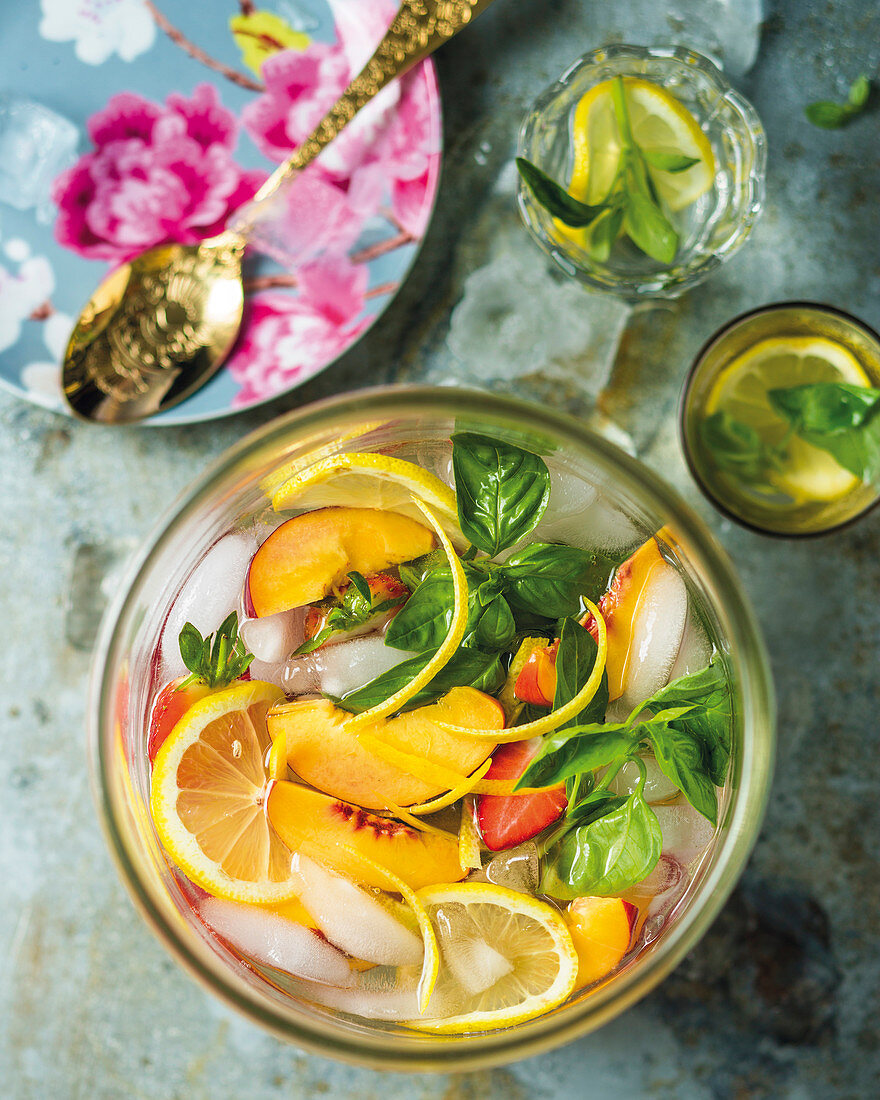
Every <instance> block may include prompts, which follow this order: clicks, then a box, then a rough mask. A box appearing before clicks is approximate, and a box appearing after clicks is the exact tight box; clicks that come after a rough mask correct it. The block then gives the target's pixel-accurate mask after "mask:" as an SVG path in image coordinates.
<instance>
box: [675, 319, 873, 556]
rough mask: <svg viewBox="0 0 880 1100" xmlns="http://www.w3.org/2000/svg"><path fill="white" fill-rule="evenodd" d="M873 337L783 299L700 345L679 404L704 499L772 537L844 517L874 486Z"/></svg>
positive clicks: (849, 322) (865, 501) (852, 322)
mask: <svg viewBox="0 0 880 1100" xmlns="http://www.w3.org/2000/svg"><path fill="white" fill-rule="evenodd" d="M878 412H880V337H878V336H877V334H876V333H874V332H872V331H871V329H869V328H868V327H867V326H866V325H865V324H863V323H862V322H861V321H858V320H857V319H856V318H854V317H850V316H849V315H848V314H846V313H843V312H841V311H840V310H836V309H832V308H831V307H828V306H821V305H816V304H813V303H809V302H788V303H786V302H784V303H781V304H778V305H771V306H765V307H763V308H761V309H758V310H755V311H753V312H751V313H748V314H745V315H744V316H742V317H737V318H735V319H734V320H733V321H731V322H730V323H729V324H728V325H726V326H725V327H724V328H723V329H722V330H721V331H720V332H719V333H717V334H716V335H715V336H713V337H712V339H711V340H710V341H709V343H708V344H707V345H706V346H705V348H704V349H703V350H702V351H701V352H700V354H699V356H698V357H697V360H696V362H695V364H694V366H693V368H692V370H691V375H690V378H689V379H688V383H687V386H686V389H685V393H684V397H683V400H682V435H683V441H684V448H685V454H686V456H687V459H688V462H689V464H690V466H691V470H692V472H693V473H694V476H695V477H696V478H697V481H698V482H699V484H700V486H701V488H702V489H703V490H704V491H705V493H706V494H707V495H708V496H709V498H710V499H711V500H712V501H713V502H714V503H715V504H717V505H718V506H719V507H721V508H722V509H723V510H725V511H727V512H728V513H729V514H730V515H731V516H732V517H733V518H734V519H737V520H739V521H740V522H743V523H745V524H747V525H749V526H752V527H756V528H758V529H759V530H762V531H766V532H769V533H771V534H778V535H789V536H797V535H815V534H820V533H822V532H825V531H829V530H831V529H832V528H834V527H839V526H840V525H842V524H844V523H847V522H849V521H851V520H852V519H855V518H856V517H857V516H859V515H861V514H862V513H863V512H865V511H866V510H867V509H868V508H870V507H871V506H872V505H873V504H874V503H875V502H876V500H877V495H878V484H880V416H878V415H877V414H878Z"/></svg>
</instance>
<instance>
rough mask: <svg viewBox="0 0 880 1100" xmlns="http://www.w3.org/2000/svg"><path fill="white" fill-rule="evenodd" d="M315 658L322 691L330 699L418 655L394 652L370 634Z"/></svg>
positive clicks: (379, 636)
mask: <svg viewBox="0 0 880 1100" xmlns="http://www.w3.org/2000/svg"><path fill="white" fill-rule="evenodd" d="M315 656H316V666H315V667H316V668H317V670H318V675H319V676H320V681H321V691H323V692H326V693H327V694H328V695H345V694H346V692H349V691H354V690H355V688H359V687H363V686H364V684H368V683H369V682H370V680H374V679H375V678H376V677H377V676H381V675H382V673H383V672H387V671H388V670H389V669H390V668H394V666H395V665H399V664H400V663H401V662H402V661H407V660H409V658H410V657H415V656H416V654H414V653H409V652H407V651H406V650H401V649H393V648H392V647H391V646H387V645H385V642H384V640H383V639H382V636H381V635H379V634H370V635H367V636H366V637H364V638H353V639H352V640H351V641H350V642H341V643H340V644H339V645H333V646H324V647H322V648H321V649H320V650H318V651H317V652H316V654H315Z"/></svg>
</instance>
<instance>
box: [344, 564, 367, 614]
mask: <svg viewBox="0 0 880 1100" xmlns="http://www.w3.org/2000/svg"><path fill="white" fill-rule="evenodd" d="M348 580H349V581H350V582H351V584H350V586H349V588H348V589H347V590H346V593H345V596H346V599H348V598H349V597H351V600H352V602H354V603H356V599H355V594H356V595H358V596H360V598H361V599H362V600H363V601H364V603H366V605H367V609H369V607H370V604H371V603H372V600H373V596H372V594H371V592H370V586H369V584H368V583H367V578H366V577H365V576H364V575H363V573H358V572H357V570H354V569H353V570H352V571H351V572H350V573H349V574H348ZM343 605H344V606H347V605H346V604H345V600H343Z"/></svg>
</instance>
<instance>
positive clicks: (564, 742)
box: [514, 722, 639, 790]
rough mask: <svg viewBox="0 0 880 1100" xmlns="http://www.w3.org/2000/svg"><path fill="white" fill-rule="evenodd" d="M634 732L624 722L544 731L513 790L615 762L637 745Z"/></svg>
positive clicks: (548, 784) (564, 778) (571, 776)
mask: <svg viewBox="0 0 880 1100" xmlns="http://www.w3.org/2000/svg"><path fill="white" fill-rule="evenodd" d="M638 743H639V738H638V734H637V733H636V732H635V731H634V729H633V727H632V726H630V725H629V723H627V722H608V723H599V722H591V723H584V724H580V723H579V724H578V725H575V726H565V727H564V728H563V729H560V730H554V732H553V733H548V734H547V735H546V736H545V737H544V739H543V743H542V745H541V748H540V750H539V751H538V754H537V756H535V757H534V758H533V759H532V760H531V762H530V763H529V766H528V767H527V768H526V770H525V771H524V772H523V774H522V775H521V776H520V778H519V779H518V780H517V781H516V785H515V787H514V790H518V789H519V788H521V787H551V786H553V785H554V784H555V783H562V782H563V781H567V780H569V779H574V778H576V777H577V776H579V775H583V774H584V773H585V772H593V771H595V770H596V768H604V767H605V766H606V765H608V764H616V763H618V761H620V762H622V761H624V760H626V759H628V758H629V757H630V755H631V754H632V753H633V752H635V750H636V748H637V747H638Z"/></svg>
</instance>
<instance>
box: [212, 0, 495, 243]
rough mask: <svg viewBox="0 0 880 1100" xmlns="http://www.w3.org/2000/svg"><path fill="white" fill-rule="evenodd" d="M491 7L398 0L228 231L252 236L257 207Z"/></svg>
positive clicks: (453, 0) (476, 0)
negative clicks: (373, 40) (339, 87)
mask: <svg viewBox="0 0 880 1100" xmlns="http://www.w3.org/2000/svg"><path fill="white" fill-rule="evenodd" d="M491 3H492V0H403V3H402V4H401V5H400V9H399V11H398V12H397V15H396V16H395V17H394V21H393V22H392V24H391V26H390V27H389V28H388V30H387V31H386V32H385V37H384V38H383V39H382V41H381V42H380V43H379V45H378V46H377V47H376V50H375V53H374V54H373V56H372V57H371V58H370V60H369V61H368V62H367V63H366V65H365V66H364V67H363V69H361V71H360V72H359V73H358V75H357V76H356V77H354V79H353V80H352V81H351V83H350V84H349V85H348V87H347V88H346V89H345V91H344V92H343V93H342V95H341V96H340V97H339V99H338V100H337V101H336V102H335V103H334V104H333V106H332V107H331V108H330V110H329V111H328V112H327V114H326V115H325V116H324V118H322V119H321V121H320V122H319V123H318V125H317V126H316V127H315V129H314V130H313V131H312V133H311V134H310V135H309V136H308V137H307V138H306V140H305V141H304V142H303V143H302V144H301V145H299V146H298V147H297V149H296V150H295V152H294V153H293V156H291V157H290V158H289V159H288V160H286V161H284V163H283V164H280V165H279V166H278V167H277V168H276V169H275V171H274V172H273V173H272V175H271V176H269V178H268V179H267V180H266V181H265V183H264V184H263V186H262V187H261V188H260V189H259V191H257V193H256V195H254V197H253V199H252V200H251V202H249V203H246V204H245V205H244V206H243V207H241V208H240V209H239V210H237V211H236V212H235V214H234V215H233V218H232V221H231V223H230V229H232V230H233V232H235V233H237V234H240V235H241V236H243V237H248V236H252V235H253V234H252V230H253V228H254V226H255V224H256V223H257V221H258V219H259V218H260V217H262V215H258V214H257V211H256V209H255V208H256V206H257V205H258V204H262V203H264V202H266V201H267V200H269V199H271V198H272V196H274V195H275V194H276V192H277V191H278V190H279V188H281V187H282V186H283V185H284V184H285V183H287V181H288V180H290V179H292V178H293V177H294V176H295V175H297V173H298V172H301V171H302V169H303V168H305V167H306V165H307V164H311V162H312V161H313V160H314V159H315V157H317V155H318V154H319V153H320V152H321V150H322V149H324V148H325V146H327V145H329V144H330V142H331V141H333V140H334V138H336V137H337V136H338V135H339V134H340V133H341V132H342V130H344V129H345V127H346V126H347V125H348V124H349V123H350V122H351V120H352V119H353V118H354V116H355V115H356V114H357V113H358V111H360V109H361V108H362V107H364V106H366V104H367V103H369V102H370V100H371V99H373V98H374V97H375V96H376V95H378V94H379V92H381V91H382V89H383V88H384V87H385V86H386V85H387V84H390V83H391V81H392V80H395V79H396V78H397V77H399V76H403V74H404V73H406V72H407V71H408V70H409V69H411V68H413V66H415V65H417V64H418V63H419V62H420V61H423V60H424V59H425V58H426V57H429V56H430V55H431V54H432V53H433V52H434V51H435V50H436V49H437V48H438V47H439V46H442V45H443V43H444V42H446V41H447V40H448V39H450V38H452V37H453V36H454V35H456V34H458V32H459V31H460V30H463V29H464V28H465V27H466V26H467V25H468V24H469V23H471V22H472V21H473V20H474V19H475V18H476V17H477V16H478V15H479V14H480V12H481V11H483V10H484V9H485V8H488V6H489V5H490V4H491ZM261 243H262V242H261Z"/></svg>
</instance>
